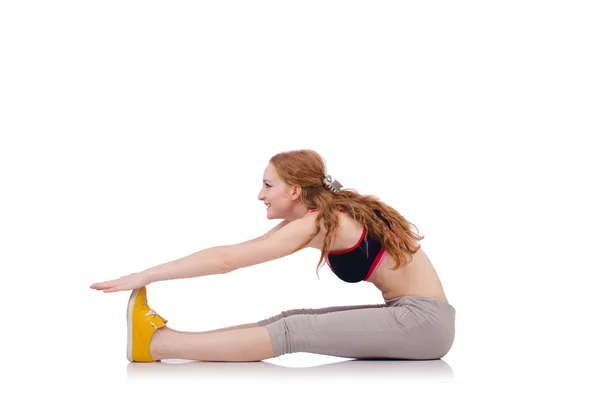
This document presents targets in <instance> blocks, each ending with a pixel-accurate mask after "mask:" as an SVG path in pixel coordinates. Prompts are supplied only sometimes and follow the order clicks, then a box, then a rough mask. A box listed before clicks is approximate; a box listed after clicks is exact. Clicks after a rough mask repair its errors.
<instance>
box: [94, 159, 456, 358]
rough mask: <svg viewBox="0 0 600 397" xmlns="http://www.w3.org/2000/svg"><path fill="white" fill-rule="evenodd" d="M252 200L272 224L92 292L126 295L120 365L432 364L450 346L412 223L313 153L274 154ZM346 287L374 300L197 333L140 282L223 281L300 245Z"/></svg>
mask: <svg viewBox="0 0 600 397" xmlns="http://www.w3.org/2000/svg"><path fill="white" fill-rule="evenodd" d="M263 178H264V179H263V184H262V188H261V190H260V193H259V195H258V199H259V200H261V201H263V202H264V203H265V205H266V206H267V218H268V219H281V220H282V221H281V222H280V223H279V224H278V225H277V226H275V227H274V228H273V229H271V230H270V231H269V232H267V233H266V234H264V235H263V236H260V237H257V238H255V239H252V240H249V241H246V242H243V243H240V244H236V245H228V246H215V247H211V248H207V249H204V250H201V251H199V252H196V253H194V254H191V255H189V256H186V257H183V258H181V259H178V260H175V261H172V262H167V263H164V264H161V265H158V266H154V267H151V268H148V269H146V270H144V271H141V272H138V273H133V274H130V275H127V276H124V277H121V278H118V279H115V280H110V281H105V282H101V283H96V284H92V285H91V288H93V289H96V290H100V291H104V292H116V291H125V290H132V292H131V296H130V298H129V304H128V309H127V324H128V335H127V358H128V360H129V361H132V362H155V361H160V360H161V359H170V358H177V359H187V360H198V361H260V360H265V359H269V358H273V357H278V356H281V355H283V354H289V353H294V352H306V353H316V354H325V355H332V356H338V357H346V358H358V359H414V360H433V359H439V358H442V357H443V356H444V355H446V354H447V353H448V351H449V350H450V348H451V346H452V344H453V342H454V326H455V310H454V307H453V306H451V305H450V304H449V303H448V300H447V299H446V296H445V294H444V290H443V288H442V285H441V282H440V280H439V278H438V275H437V273H436V271H435V269H434V267H433V265H432V264H431V262H430V261H429V258H428V257H427V255H426V254H425V252H423V249H422V248H421V247H420V246H419V245H417V243H416V242H417V241H419V240H422V239H423V238H424V237H422V236H419V235H418V234H415V233H413V231H412V230H411V226H413V225H412V224H411V223H410V222H408V221H407V220H406V219H405V218H404V217H402V215H400V214H399V213H398V212H397V211H396V210H395V209H393V208H392V207H390V206H389V205H386V204H384V203H383V202H381V201H380V200H379V199H378V198H376V197H373V196H365V195H361V194H359V193H357V192H356V191H353V190H348V189H341V188H342V185H341V184H340V183H339V182H338V181H337V180H335V179H332V178H331V176H329V175H326V171H325V162H324V160H323V158H322V157H321V156H320V155H319V154H318V153H317V152H315V151H313V150H293V151H287V152H282V153H279V154H277V155H275V156H273V157H272V158H271V159H270V160H269V163H268V165H267V167H266V169H265V171H264V176H263ZM306 247H310V248H314V249H317V250H320V252H321V256H320V258H319V262H318V265H317V272H318V270H319V268H320V266H321V265H323V264H324V262H327V265H328V266H329V268H330V269H331V271H332V272H333V273H334V274H335V275H336V276H337V277H339V278H340V279H341V280H343V281H345V282H348V283H357V282H361V281H365V282H370V283H373V285H375V286H376V287H377V288H378V289H379V290H381V293H382V295H383V301H384V302H383V303H381V304H374V305H359V306H334V307H327V308H320V309H296V310H289V311H283V312H281V313H279V314H277V315H275V316H273V317H270V318H267V319H263V320H261V321H258V322H257V323H251V324H243V325H237V326H234V327H227V328H221V329H216V330H212V331H206V332H183V331H177V330H174V329H172V328H170V327H167V326H166V325H165V324H166V323H167V320H166V319H165V318H163V317H162V316H160V315H159V314H158V313H156V312H155V311H154V310H152V309H151V308H150V307H149V306H148V302H147V298H146V286H147V285H148V284H150V283H153V282H157V281H162V280H173V279H182V278H189V277H200V276H206V275H215V274H225V273H229V272H232V271H234V270H236V269H241V268H244V267H248V266H253V265H257V264H259V263H264V262H268V261H272V260H275V259H279V258H283V257H285V256H287V255H292V254H293V253H295V252H297V251H299V250H301V249H303V248H306Z"/></svg>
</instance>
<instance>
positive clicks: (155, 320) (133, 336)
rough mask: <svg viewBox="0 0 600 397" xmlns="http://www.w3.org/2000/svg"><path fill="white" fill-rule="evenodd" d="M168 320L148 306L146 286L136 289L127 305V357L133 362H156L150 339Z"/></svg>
mask: <svg viewBox="0 0 600 397" xmlns="http://www.w3.org/2000/svg"><path fill="white" fill-rule="evenodd" d="M166 323H167V320H166V319H164V318H162V317H161V316H160V315H159V314H158V313H156V312H155V311H154V310H152V309H151V308H150V306H148V300H147V298H146V287H142V288H139V289H134V290H133V291H131V296H130V297H129V304H128V305H127V359H128V360H129V361H131V362H146V363H152V362H155V361H156V360H154V359H153V358H152V355H150V340H151V339H152V335H153V334H154V331H156V330H157V329H159V328H162V327H164V326H165V324H166Z"/></svg>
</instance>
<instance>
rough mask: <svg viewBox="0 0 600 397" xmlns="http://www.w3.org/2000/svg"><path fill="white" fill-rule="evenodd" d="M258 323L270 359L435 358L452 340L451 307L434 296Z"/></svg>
mask: <svg viewBox="0 0 600 397" xmlns="http://www.w3.org/2000/svg"><path fill="white" fill-rule="evenodd" d="M258 324H259V325H260V326H264V327H266V329H267V331H268V333H269V336H270V337H271V342H272V344H273V357H278V356H281V355H283V354H289V353H295V352H305V353H315V354H325V355H331V356H338V357H346V358H358V359H404V360H435V359H440V358H442V357H443V356H445V355H446V354H447V353H448V351H449V350H450V347H451V346H452V344H453V342H454V326H455V309H454V307H452V306H451V305H450V304H448V303H445V302H442V301H440V300H437V299H434V298H429V297H424V296H401V297H398V298H394V299H389V300H385V303H384V304H374V305H359V306H333V307H326V308H321V309H296V310H288V311H283V312H281V313H280V314H278V315H276V316H274V317H271V318H268V319H265V320H262V321H259V322H258Z"/></svg>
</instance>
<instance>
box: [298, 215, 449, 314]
mask: <svg viewBox="0 0 600 397" xmlns="http://www.w3.org/2000/svg"><path fill="white" fill-rule="evenodd" d="M305 216H306V217H313V218H315V219H316V217H317V214H316V213H307V214H306V215H305ZM338 217H339V222H340V227H339V229H338V233H337V238H336V239H335V240H334V242H333V248H332V249H331V251H342V250H346V249H348V248H351V247H353V246H355V245H356V243H357V241H358V240H359V239H360V237H361V235H362V231H363V226H362V225H361V224H360V223H359V222H357V221H355V220H354V219H352V218H350V217H349V216H348V215H346V214H344V213H343V212H338ZM324 239H325V228H324V225H323V223H322V221H321V231H320V232H319V234H318V235H317V236H315V237H314V238H313V239H312V240H311V242H310V243H309V244H308V246H309V247H311V248H314V249H317V250H319V251H320V250H321V248H322V245H323V240H324ZM394 266H395V261H394V258H393V257H392V256H391V255H388V256H387V257H386V258H385V259H384V261H383V262H382V263H381V264H380V265H379V267H378V268H377V269H376V270H375V272H374V273H373V274H372V275H371V277H370V278H369V279H368V280H367V282H370V283H372V284H373V285H375V287H377V289H379V290H380V291H381V293H382V295H383V298H384V299H392V298H396V297H399V296H406V295H411V296H426V297H430V298H434V299H438V300H440V301H442V302H446V303H448V299H447V298H446V295H445V293H444V289H443V287H442V284H441V282H440V279H439V277H438V275H437V272H436V271H435V268H434V267H433V265H432V263H431V261H430V260H429V257H427V255H426V254H425V252H424V251H423V248H420V249H419V250H418V251H417V252H416V253H415V254H413V257H412V260H411V261H410V262H409V263H407V264H406V266H404V267H400V268H398V269H396V270H392V268H393V267H394Z"/></svg>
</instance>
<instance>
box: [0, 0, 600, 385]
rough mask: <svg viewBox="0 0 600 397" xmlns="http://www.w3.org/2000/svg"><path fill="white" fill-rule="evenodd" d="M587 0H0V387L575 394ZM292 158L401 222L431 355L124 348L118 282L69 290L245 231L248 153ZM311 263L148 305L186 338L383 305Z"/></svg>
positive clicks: (258, 270)
mask: <svg viewBox="0 0 600 397" xmlns="http://www.w3.org/2000/svg"><path fill="white" fill-rule="evenodd" d="M594 3H595V2H592V1H590V2H583V1H562V2H559V1H543V2H542V1H540V2H533V1H523V0H520V1H503V2H495V3H494V4H491V3H490V2H481V1H470V2H467V1H455V2H440V1H438V2H399V1H377V2H373V1H371V2H368V1H363V2H357V1H303V2H288V1H215V2H192V1H186V2H184V1H176V2H157V1H102V2H81V1H53V2H31V1H20V2H2V3H1V5H0V57H1V62H0V70H1V73H0V132H1V134H2V135H1V141H0V161H1V163H0V165H1V175H2V186H3V189H2V190H3V193H2V195H1V196H0V197H1V200H2V205H1V207H0V208H1V211H2V214H1V215H2V217H1V222H0V223H1V233H2V236H1V237H2V249H1V255H2V258H1V262H0V263H1V264H2V289H1V290H0V291H1V292H0V293H1V294H2V300H1V302H2V308H1V314H2V319H3V320H4V322H3V324H2V325H3V326H2V331H0V332H1V333H2V345H3V346H2V350H1V351H2V356H3V357H2V358H3V359H4V361H5V363H6V364H7V365H5V366H4V368H5V369H4V370H3V375H2V378H4V379H5V380H4V381H3V383H4V385H3V388H7V387H9V386H11V385H15V386H17V387H18V388H19V390H21V392H23V393H24V392H26V391H31V390H29V389H37V388H42V390H44V391H46V392H47V391H49V390H57V391H58V390H61V391H65V390H68V389H73V390H77V391H78V392H82V393H86V395H100V394H102V395H106V394H110V395H113V394H114V395H131V394H132V393H143V394H145V395H149V394H148V393H152V392H158V393H169V394H171V395H173V393H177V394H183V393H187V394H192V395H206V394H207V393H213V394H214V393H217V394H227V395H229V394H232V395H233V394H245V393H249V392H252V393H253V392H255V391H256V392H257V393H261V394H265V393H266V394H268V395H284V396H285V395H305V394H306V393H318V392H324V393H326V392H329V393H331V392H334V391H339V392H344V393H345V392H347V390H351V391H365V392H366V391H369V392H377V393H379V392H382V393H403V394H406V393H408V392H410V393H411V394H415V393H416V394H419V393H425V392H427V393H429V392H431V393H444V394H448V393H456V394H457V395H458V394H461V395H464V393H465V392H471V393H472V394H473V395H481V393H486V394H498V395H500V394H503V393H505V392H506V391H512V392H515V393H517V392H518V393H525V392H528V393H529V392H535V391H538V392H539V391H541V390H553V391H554V390H557V391H560V390H563V389H564V390H570V391H575V392H576V394H578V395H586V394H593V393H592V392H593V391H594V390H596V391H597V389H598V386H597V383H595V377H596V376H597V373H598V369H599V367H598V362H597V357H598V353H599V344H598V340H597V337H598V335H599V332H598V331H599V330H598V327H597V326H596V325H595V324H597V318H596V317H597V316H598V296H597V294H596V290H597V288H596V285H597V279H596V278H595V275H596V274H597V270H598V266H599V265H600V259H599V255H598V253H597V251H595V249H596V248H597V246H598V237H599V233H598V226H597V225H598V221H600V216H599V210H598V203H599V199H600V197H599V195H598V192H597V190H598V169H599V165H600V164H599V163H600V161H599V160H598V149H599V148H600V146H599V144H598V141H597V137H598V135H599V132H600V131H599V127H600V125H599V124H600V123H599V120H598V118H599V110H600V100H599V92H600V84H599V77H598V76H599V73H598V70H600V62H599V55H598V48H599V44H600V43H599V41H600V40H599V39H598V38H599V37H600V29H599V25H598V18H599V17H600V15H599V13H598V10H597V8H596V7H595V4H594ZM299 148H310V149H314V150H316V151H318V152H319V153H321V154H322V155H323V156H324V157H325V159H326V161H327V165H328V171H329V173H330V174H331V175H333V176H334V177H335V178H337V179H339V180H340V181H341V182H342V184H343V185H344V187H347V188H354V189H357V190H358V191H359V192H360V193H363V194H373V195H376V196H378V197H380V198H381V199H382V200H384V201H385V202H387V203H388V204H390V205H392V206H393V207H395V208H396V209H398V211H399V212H400V213H401V214H403V215H404V216H405V217H406V218H407V219H408V220H410V221H411V222H413V223H414V224H415V225H416V226H417V228H418V230H419V232H420V233H421V234H422V235H424V236H425V239H424V240H423V241H422V245H423V248H424V250H425V251H426V252H427V254H428V255H429V257H430V258H431V260H432V261H433V264H434V266H435V267H436V270H437V271H438V273H439V275H440V277H441V280H442V283H443V285H444V288H445V291H446V293H447V296H448V298H449V300H450V303H451V304H453V305H454V306H455V308H456V310H457V329H456V339H455V343H454V346H453V348H452V350H451V351H450V353H449V354H448V355H447V356H445V357H444V358H443V361H442V362H441V364H440V365H441V367H440V366H427V365H424V366H422V367H419V366H417V364H414V365H412V366H411V365H410V364H409V365H406V364H402V363H388V364H383V365H379V364H377V363H371V364H372V365H362V366H358V367H347V366H345V364H344V361H346V360H344V359H341V358H337V357H327V356H319V355H312V354H303V353H297V354H293V355H287V356H283V357H280V358H277V359H273V360H268V363H270V364H272V365H267V364H264V365H262V364H260V363H250V364H247V363H243V364H240V365H234V364H231V365H228V364H223V363H219V364H214V363H213V364H209V363H194V364H197V365H193V364H192V365H189V364H175V363H174V364H170V365H168V366H167V365H152V364H151V365H145V366H144V365H143V364H142V365H141V366H140V365H138V366H136V365H131V364H129V363H128V361H127V360H126V358H125V344H126V324H125V309H126V304H127V299H128V296H129V292H120V293H115V294H104V293H102V292H98V291H93V290H90V289H89V287H88V286H89V285H90V284H91V283H93V282H99V281H104V280H107V279H112V278H116V277H119V276H122V275H125V274H128V273H131V272H135V271H139V270H143V269H145V268H147V267H150V266H154V265H157V264H160V263H164V262H167V261H171V260H174V259H177V258H180V257H182V256H186V255H188V254H191V253H193V252H196V251H198V250H200V249H203V248H207V247H210V246H213V245H221V244H233V243H237V242H240V241H244V240H247V239H250V238H253V237H256V236H258V235H261V234H263V233H264V232H265V231H267V230H268V229H269V228H271V227H273V226H274V225H275V224H276V222H279V221H269V220H268V219H267V218H266V212H265V207H264V205H263V204H262V203H261V202H259V201H258V199H257V196H258V193H259V190H260V187H261V180H262V176H263V171H264V169H265V167H266V165H267V162H268V159H269V158H270V157H271V156H272V155H274V154H276V153H278V152H280V151H283V150H291V149H299ZM317 260H318V252H317V251H314V250H306V251H301V252H299V253H297V254H295V255H293V256H291V257H287V258H283V259H280V260H277V261H274V262H269V263H265V264H261V265H257V266H255V267H252V268H248V269H243V270H240V271H238V272H234V273H230V274H227V275H217V276H209V277H205V278H200V279H187V280H174V281H168V282H162V283H157V284H153V285H151V286H149V289H148V293H149V302H150V305H151V306H152V307H153V308H154V309H155V310H157V311H158V312H159V313H161V314H162V315H163V316H164V317H166V318H167V319H169V321H170V324H169V325H171V326H173V327H174V328H176V329H181V330H198V331H201V330H208V329H212V328H220V327H226V326H230V325H235V324H240V323H246V322H253V321H258V320H260V319H263V318H266V317H269V316H272V315H275V314H277V313H279V312H280V311H282V310H287V309H292V308H302V307H324V306H331V305H342V304H362V303H380V302H381V301H382V298H381V295H380V293H379V291H377V290H376V289H375V288H374V287H373V286H372V285H371V284H367V283H361V284H354V285H353V284H344V283H343V282H341V281H340V280H338V279H336V278H335V276H334V275H333V274H332V273H331V272H330V270H329V269H328V268H327V267H324V268H322V269H321V271H320V273H319V274H320V277H321V280H319V279H318V278H317V276H316V274H315V268H316V265H317ZM335 363H338V364H337V366H336V365H332V366H329V367H322V368H315V367H317V366H319V365H324V364H335ZM202 364H206V365H204V366H203V365H202ZM346 364H347V363H346ZM209 387H211V388H212V387H216V388H217V391H210V390H209V389H208V388H209Z"/></svg>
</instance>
